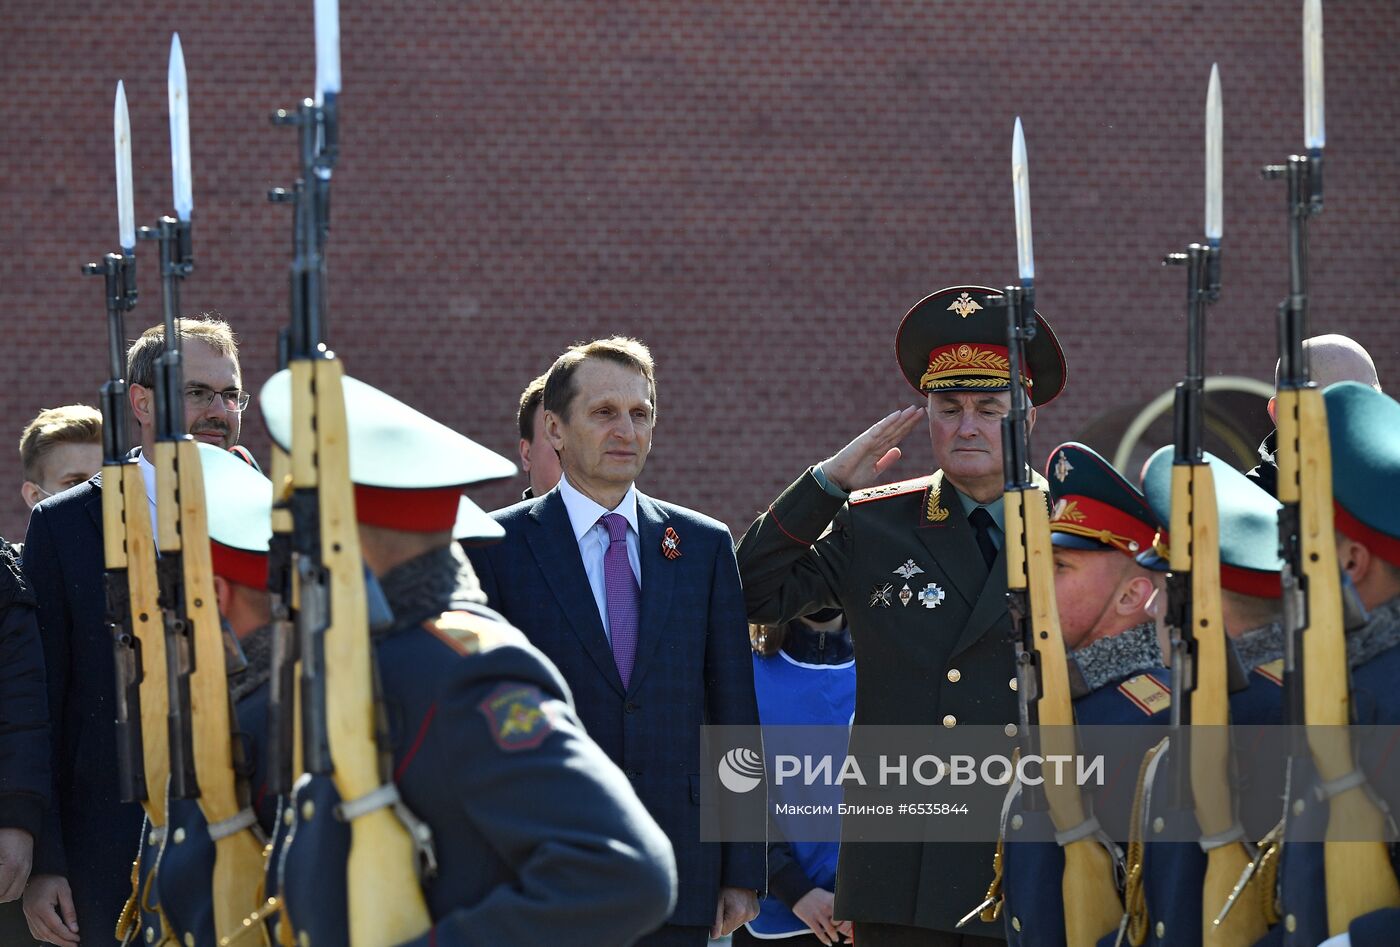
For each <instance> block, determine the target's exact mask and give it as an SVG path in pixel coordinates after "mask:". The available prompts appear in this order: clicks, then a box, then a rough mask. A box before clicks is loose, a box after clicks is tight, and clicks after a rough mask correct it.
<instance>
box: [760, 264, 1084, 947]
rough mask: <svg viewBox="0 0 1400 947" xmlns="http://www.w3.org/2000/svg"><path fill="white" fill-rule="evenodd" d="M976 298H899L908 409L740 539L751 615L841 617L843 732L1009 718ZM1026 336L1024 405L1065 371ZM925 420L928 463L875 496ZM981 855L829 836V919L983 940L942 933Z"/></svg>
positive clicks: (977, 290) (974, 890) (1002, 386)
mask: <svg viewBox="0 0 1400 947" xmlns="http://www.w3.org/2000/svg"><path fill="white" fill-rule="evenodd" d="M993 295H995V292H994V291H993V290H990V289H987V288H985V287H980V286H955V287H951V288H949V289H944V290H940V291H938V292H936V293H934V294H932V295H930V296H928V297H927V298H925V299H923V300H922V301H920V302H919V303H918V304H917V305H916V306H914V308H913V309H911V310H910V311H909V313H908V314H907V315H906V316H905V317H904V321H903V322H902V324H901V325H900V328H899V332H898V335H897V337H896V340H895V350H896V355H897V357H898V360H899V364H900V368H901V370H902V371H903V374H904V377H905V378H906V379H907V380H908V381H909V383H910V385H912V386H913V388H914V389H915V390H916V391H918V392H919V395H920V397H921V398H922V399H923V400H924V401H925V405H922V406H919V407H910V408H905V409H903V410H900V411H896V412H893V413H892V414H890V415H888V416H887V417H885V418H883V419H882V420H880V421H878V422H876V423H875V424H874V425H873V426H872V427H870V428H869V429H868V430H867V431H865V432H864V433H863V434H861V435H860V436H858V437H857V438H856V439H855V440H853V441H851V443H849V444H848V445H846V446H845V447H844V448H842V449H841V450H840V451H839V452H838V453H837V454H836V455H834V456H833V457H830V458H828V459H827V460H825V461H822V462H821V463H819V464H817V465H816V466H814V467H810V468H808V469H807V470H806V471H804V472H803V473H802V475H801V476H800V477H798V478H797V480H796V482H794V483H793V484H792V485H791V486H790V487H788V489H787V490H785V491H784V492H783V494H782V495H781V496H780V497H778V499H777V500H775V501H774V502H773V504H772V506H771V507H770V508H769V509H768V510H767V512H765V513H764V514H763V515H762V516H760V517H759V518H758V520H757V521H756V522H755V523H754V524H753V526H752V527H750V528H749V531H748V532H747V533H746V534H745V536H744V538H743V540H742V541H741V542H740V544H739V552H738V558H739V568H740V573H741V575H742V577H743V581H744V592H745V599H746V602H747V605H748V610H749V617H750V619H751V620H753V621H756V622H762V623H766V624H777V623H781V622H785V621H789V620H791V619H793V618H796V617H797V616H799V615H804V614H807V613H809V612H811V611H814V610H816V609H818V608H824V607H832V606H839V607H841V608H843V609H845V611H846V614H847V616H848V617H849V620H850V626H851V634H852V638H853V642H854V645H855V651H856V660H857V662H858V665H859V667H860V669H861V673H860V677H859V678H858V681H857V692H856V713H855V722H856V723H857V724H861V725H880V724H912V725H930V724H932V725H942V726H945V727H949V728H951V727H956V726H960V725H964V724H981V725H995V726H997V727H999V728H1001V727H1010V726H1011V725H1012V724H1013V722H1014V721H1015V720H1016V719H1017V704H1016V692H1015V690H1014V688H1015V667H1014V661H1013V654H1012V649H1011V647H1010V645H1009V644H1008V643H1007V633H1008V628H1009V625H1010V616H1009V614H1008V612H1007V606H1006V588H1007V583H1006V570H1007V567H1006V561H1005V554H1004V552H1003V549H1002V547H1003V533H1002V530H1003V526H1002V522H1003V521H1002V505H1003V504H1002V491H1003V484H1004V478H1003V473H1002V451H1001V420H1002V418H1003V417H1004V416H1005V415H1006V414H1007V412H1008V411H1009V409H1010V395H1009V393H1008V388H1009V381H1010V371H1009V360H1008V356H1007V349H1006V322H1005V312H1004V310H1002V311H998V310H997V309H995V308H994V307H993V305H992V304H991V303H990V302H989V297H990V296H993ZM1036 327H1037V331H1036V334H1035V337H1034V339H1033V340H1032V341H1031V342H1030V343H1029V344H1028V346H1027V351H1026V361H1025V365H1026V368H1025V372H1024V374H1025V376H1026V377H1025V382H1026V384H1027V386H1028V388H1029V394H1030V400H1031V402H1032V405H1033V406H1040V405H1044V404H1045V403H1046V402H1048V401H1050V400H1051V399H1052V398H1054V397H1055V396H1056V395H1057V394H1059V393H1060V391H1061V389H1062V388H1063V387H1064V379H1065V363H1064V356H1063V355H1062V353H1061V351H1060V346H1059V343H1058V341H1057V340H1056V339H1055V336H1054V333H1053V332H1052V331H1051V329H1050V326H1049V325H1048V324H1047V323H1046V321H1045V320H1044V319H1042V318H1041V317H1040V316H1039V315H1037V316H1036ZM925 417H926V418H927V423H928V429H929V436H930V439H931V441H932V444H933V456H934V460H935V461H936V463H937V465H938V468H939V469H938V470H937V471H935V472H934V473H933V474H932V475H929V476H924V477H920V478H918V479H914V480H908V481H905V482H902V483H893V484H886V485H883V486H875V484H877V483H878V482H879V481H880V480H881V479H883V478H884V476H885V475H886V474H887V473H888V472H889V470H890V467H891V465H892V464H894V462H895V461H896V460H897V459H898V458H899V456H900V451H899V448H898V446H897V445H898V444H899V443H900V441H902V440H903V439H904V437H905V436H906V435H908V434H909V433H910V432H911V431H913V429H914V428H915V426H917V425H918V424H919V423H920V422H921V421H922V420H924V419H925ZM1034 419H1035V409H1034V407H1033V408H1032V409H1031V410H1030V411H1029V413H1028V421H1029V423H1031V424H1033V423H1034ZM1036 479H1037V482H1038V483H1039V484H1040V485H1041V486H1042V487H1043V486H1044V481H1043V479H1041V478H1039V477H1037V478H1036ZM991 857H992V847H991V845H990V844H986V845H981V844H971V843H945V842H925V841H923V840H922V839H921V838H920V837H919V833H918V831H917V830H911V838H910V840H909V841H905V842H893V843H878V844H872V843H848V844H843V846H842V849H841V856H840V864H839V867H838V871H837V888H836V890H837V895H836V915H837V917H839V918H842V919H849V920H852V921H854V922H855V932H856V942H857V943H859V944H861V945H862V947H885V945H901V944H915V943H917V944H935V945H944V944H946V945H957V944H969V945H973V944H979V943H983V942H988V941H991V940H993V939H996V940H999V939H1000V937H1001V931H1000V930H999V929H998V927H997V926H996V925H993V924H980V925H977V924H974V925H973V926H972V928H971V929H970V932H955V925H956V924H957V921H958V919H959V918H960V917H961V916H962V915H963V914H964V913H965V912H966V911H967V908H968V906H969V905H973V904H976V903H977V902H978V901H980V900H981V899H982V897H983V889H982V885H981V882H982V881H983V880H984V879H982V878H981V876H980V873H979V872H977V871H968V870H967V867H966V866H970V865H978V866H980V865H985V864H988V863H989V862H990V860H991Z"/></svg>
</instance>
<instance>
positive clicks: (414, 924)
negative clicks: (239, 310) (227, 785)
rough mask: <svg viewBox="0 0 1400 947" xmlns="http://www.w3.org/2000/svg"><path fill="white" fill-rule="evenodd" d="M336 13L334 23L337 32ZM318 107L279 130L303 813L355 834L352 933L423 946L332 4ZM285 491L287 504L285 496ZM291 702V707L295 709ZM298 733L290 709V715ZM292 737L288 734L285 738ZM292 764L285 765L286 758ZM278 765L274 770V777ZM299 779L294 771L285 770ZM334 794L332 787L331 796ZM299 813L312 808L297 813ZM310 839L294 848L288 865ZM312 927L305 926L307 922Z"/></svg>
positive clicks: (424, 919) (321, 30)
mask: <svg viewBox="0 0 1400 947" xmlns="http://www.w3.org/2000/svg"><path fill="white" fill-rule="evenodd" d="M323 13H327V14H331V15H330V16H325V17H324V18H323ZM316 31H317V96H316V99H315V100H312V99H304V100H303V101H302V102H301V104H300V105H299V106H298V108H297V109H296V111H295V113H292V112H289V111H287V110H282V111H279V112H278V114H277V115H276V116H275V118H274V121H276V122H277V123H278V124H284V125H292V126H296V127H297V128H298V130H299V132H300V136H299V143H300V149H299V150H300V159H301V179H300V181H298V184H297V190H296V192H295V193H296V197H295V201H294V206H293V214H294V220H295V224H294V226H295V255H294V257H293V260H292V266H291V300H292V321H291V327H290V332H289V335H288V339H289V345H288V347H289V366H288V368H289V370H288V372H287V373H286V375H285V376H283V375H279V377H286V376H289V377H290V387H291V391H290V397H291V403H292V431H291V443H290V445H289V449H290V460H291V464H290V468H291V490H290V496H289V498H288V500H287V505H288V506H289V509H290V518H291V521H292V532H291V572H292V575H293V588H294V591H295V596H296V609H295V625H296V638H297V642H296V651H297V652H299V657H300V663H301V672H300V678H299V680H300V696H299V700H300V710H301V713H300V722H301V758H302V765H304V767H305V770H306V772H305V774H303V775H302V776H301V777H300V779H299V780H298V781H297V796H298V800H300V799H303V798H307V799H309V798H310V797H311V796H312V795H316V796H318V797H324V796H325V795H326V794H327V793H333V794H334V797H337V798H338V800H339V802H338V804H337V808H338V809H339V811H340V812H341V813H342V814H343V815H342V818H343V820H344V821H345V822H348V823H349V827H350V838H351V841H350V850H349V856H348V861H347V864H346V866H345V884H346V891H345V903H346V907H347V918H346V924H347V929H348V931H349V935H350V943H351V944H352V945H354V947H379V945H384V944H396V943H401V942H403V941H406V940H411V939H413V938H415V937H417V936H419V935H421V934H423V933H424V932H425V931H427V930H428V929H429V928H430V927H431V919H430V916H429V914H428V908H427V903H426V901H425V899H424V896H423V891H422V887H421V885H420V883H419V877H418V872H417V870H416V862H417V857H418V852H419V847H420V846H421V845H422V844H423V839H422V837H421V836H415V834H414V832H413V831H411V830H410V828H409V827H408V821H407V819H406V817H405V815H404V812H403V811H402V810H401V804H400V803H399V801H398V797H397V793H396V792H395V791H394V787H393V782H392V775H391V773H390V772H389V771H388V770H387V769H386V767H385V766H384V757H383V754H382V753H381V744H382V734H381V733H380V731H379V728H378V726H377V718H378V714H377V713H376V695H375V687H374V666H373V646H372V644H371V641H370V635H369V619H368V611H367V606H366V597H365V580H364V572H363V563H362V560H361V557H360V543H359V534H358V530H357V526H356V518H355V499H354V488H353V485H352V483H351V480H350V458H349V443H348V430H347V424H346V415H345V398H344V392H343V389H342V383H341V379H342V377H343V374H344V371H343V368H342V365H341V362H340V361H339V359H337V358H336V357H335V355H334V353H332V352H331V351H330V350H329V349H328V348H327V346H326V332H325V328H326V319H325V306H326V298H325V255H324V244H325V238H326V234H327V232H328V230H329V187H330V181H331V174H332V171H333V169H334V165H335V161H336V158H337V157H338V154H337V151H338V149H337V141H338V134H337V126H338V121H337V119H338V109H337V99H338V95H339V92H340V75H339V73H340V69H339V48H338V32H339V26H338V12H337V11H336V10H335V9H334V4H326V5H324V7H323V5H322V4H318V5H317V18H316ZM282 489H283V488H282V487H281V486H280V485H279V487H278V490H279V491H282ZM292 654H293V652H292V650H291V649H290V648H288V649H287V650H286V651H285V652H282V651H280V650H279V654H278V658H279V662H280V666H275V667H274V669H273V675H274V680H275V679H277V678H278V676H279V675H281V676H283V677H284V679H285V676H286V675H287V674H288V669H287V667H286V664H287V662H288V661H289V660H290V659H291V656H292ZM282 696H284V697H285V693H284V694H283V695H282ZM278 712H279V713H280V714H282V715H283V716H282V717H281V718H278V719H280V720H283V721H285V719H286V714H287V711H286V708H285V707H282V708H280V709H279V711H278ZM279 725H280V726H282V727H283V728H284V731H285V728H286V726H287V724H286V723H285V722H284V723H281V724H279ZM283 755H284V757H285V751H283ZM277 763H278V761H275V760H274V765H277ZM282 765H285V762H284V763H283V764H282ZM328 783H329V784H330V785H327V784H328ZM297 811H298V813H300V811H301V806H300V805H298V807H297ZM307 834H308V833H307V832H306V831H304V828H303V827H301V826H299V827H298V828H297V829H295V830H294V831H293V833H292V834H291V836H290V838H289V839H288V841H287V843H286V844H287V848H288V854H287V862H286V863H287V864H289V865H290V864H291V863H292V861H293V860H294V859H295V858H296V857H297V856H296V854H295V852H294V850H295V849H297V848H298V846H299V845H311V844H312V842H307V841H305V838H306V835H307ZM283 901H284V903H285V906H286V910H287V915H288V920H289V921H290V924H289V925H288V926H289V927H295V928H298V929H300V928H303V927H305V924H306V918H308V917H310V916H312V915H314V914H315V912H316V911H317V910H318V909H320V908H318V904H317V903H316V902H311V901H309V900H308V901H300V902H299V901H297V899H296V893H295V892H294V891H290V890H288V889H287V888H286V887H285V883H284V888H283ZM299 918H301V923H298V919H299Z"/></svg>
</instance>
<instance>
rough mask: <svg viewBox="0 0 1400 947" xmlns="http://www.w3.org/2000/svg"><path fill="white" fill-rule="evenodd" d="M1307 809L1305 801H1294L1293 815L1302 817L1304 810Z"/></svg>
mask: <svg viewBox="0 0 1400 947" xmlns="http://www.w3.org/2000/svg"><path fill="white" fill-rule="evenodd" d="M1306 808H1307V804H1306V803H1305V802H1303V800H1301V799H1294V800H1293V814H1294V815H1302V814H1303V810H1304V809H1306Z"/></svg>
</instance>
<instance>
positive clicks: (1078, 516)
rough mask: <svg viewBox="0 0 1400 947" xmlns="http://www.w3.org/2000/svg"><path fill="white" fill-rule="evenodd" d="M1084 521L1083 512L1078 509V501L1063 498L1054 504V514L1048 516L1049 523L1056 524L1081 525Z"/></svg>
mask: <svg viewBox="0 0 1400 947" xmlns="http://www.w3.org/2000/svg"><path fill="white" fill-rule="evenodd" d="M1084 519H1085V516H1084V511H1083V510H1081V509H1080V508H1079V503H1078V501H1076V500H1066V499H1064V498H1061V499H1060V501H1059V502H1058V503H1056V504H1055V512H1054V513H1052V514H1051V516H1050V521H1051V522H1053V523H1056V524H1059V523H1082V522H1084Z"/></svg>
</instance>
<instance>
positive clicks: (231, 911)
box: [142, 34, 262, 930]
mask: <svg viewBox="0 0 1400 947" xmlns="http://www.w3.org/2000/svg"><path fill="white" fill-rule="evenodd" d="M168 86H169V93H170V106H171V110H170V112H171V114H170V126H171V143H172V149H171V150H172V166H173V168H174V180H175V187H174V190H175V208H176V215H177V216H176V217H170V216H165V217H162V218H161V219H160V221H159V224H158V226H157V227H156V228H146V229H144V230H143V234H142V235H143V236H147V237H151V238H153V239H158V240H159V241H160V257H161V279H162V289H163V300H162V302H163V304H164V305H163V317H164V332H165V347H164V351H163V352H162V353H161V355H160V357H159V358H158V359H157V361H156V366H155V374H156V377H155V396H156V397H155V402H156V445H155V458H154V466H155V470H156V519H157V539H158V544H159V549H160V559H159V561H158V563H157V569H156V571H157V575H158V581H159V586H160V605H161V613H162V617H163V619H164V622H165V629H166V656H167V662H168V667H169V671H168V684H169V693H170V698H169V699H170V714H169V720H170V769H171V774H170V792H171V795H172V797H174V798H178V799H193V798H197V799H198V800H199V806H200V810H201V811H202V812H203V814H204V817H205V820H206V821H207V823H208V826H209V834H210V837H211V838H212V839H213V841H214V845H215V860H214V874H213V885H212V890H211V898H212V903H213V908H214V923H215V929H216V930H224V929H232V928H233V926H235V925H239V924H241V923H242V920H243V918H244V917H245V916H247V913H248V911H249V910H250V909H251V908H252V907H253V906H255V905H256V904H257V902H258V893H257V892H258V885H259V882H260V875H261V868H262V842H261V840H260V839H259V838H258V836H257V835H256V834H255V831H254V830H255V828H256V825H257V818H256V816H255V815H254V814H253V812H252V810H251V809H250V808H248V806H247V805H246V804H245V801H246V799H247V796H248V793H247V787H246V786H240V779H239V777H238V775H237V774H236V772H235V769H234V764H233V759H234V757H233V721H232V714H231V709H230V705H229V695H228V668H227V663H226V658H225V650H226V647H227V642H226V639H225V633H224V631H223V629H222V626H221V624H220V621H219V613H218V609H217V600H216V598H215V595H214V581H213V567H212V564H211V561H210V550H209V530H208V525H207V520H206V516H205V507H204V502H205V501H204V478H203V473H202V468H201V466H200V460H199V451H198V445H197V443H196V441H195V440H194V438H192V437H190V436H189V434H188V433H187V432H186V431H185V410H184V405H185V393H184V372H183V366H182V361H181V346H180V332H179V325H178V316H179V308H180V281H181V280H183V279H184V278H185V277H186V276H188V275H189V273H190V272H191V271H192V270H193V268H194V259H193V253H192V250H191V240H190V216H191V213H192V211H193V207H194V201H193V195H192V191H191V186H190V172H189V113H188V107H189V105H188V94H187V81H186V76H185V63H184V55H183V52H182V51H181V48H180V38H179V35H178V34H176V35H175V37H174V38H173V40H172V42H171V52H170V72H169V80H168ZM232 650H233V651H235V652H236V650H237V649H236V645H234V646H233V648H232Z"/></svg>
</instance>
